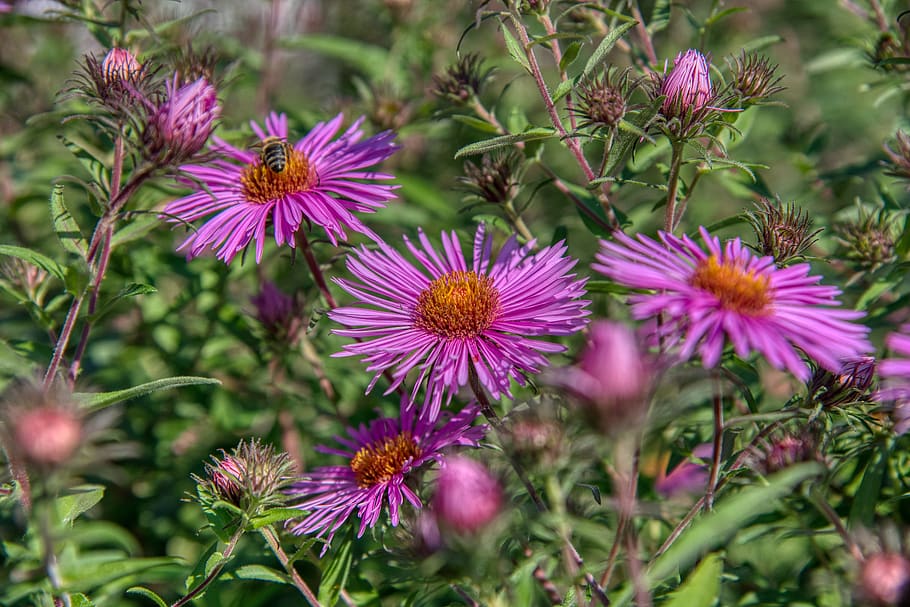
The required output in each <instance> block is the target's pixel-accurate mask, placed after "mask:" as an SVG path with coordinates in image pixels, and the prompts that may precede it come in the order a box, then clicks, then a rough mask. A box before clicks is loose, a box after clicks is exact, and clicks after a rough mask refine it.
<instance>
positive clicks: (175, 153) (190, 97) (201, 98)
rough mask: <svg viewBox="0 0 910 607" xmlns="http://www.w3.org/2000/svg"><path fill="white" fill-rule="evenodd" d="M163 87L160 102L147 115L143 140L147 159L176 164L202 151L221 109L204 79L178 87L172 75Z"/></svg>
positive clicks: (213, 90)
mask: <svg viewBox="0 0 910 607" xmlns="http://www.w3.org/2000/svg"><path fill="white" fill-rule="evenodd" d="M166 88H167V93H166V95H165V99H164V101H162V102H161V103H160V104H159V105H158V106H157V107H156V108H155V109H154V111H153V112H152V113H151V115H150V116H149V119H148V124H147V125H146V130H145V133H143V143H144V144H145V152H146V156H147V157H148V158H149V159H150V160H153V161H155V162H157V163H158V164H160V165H167V164H180V163H182V162H186V161H187V160H189V159H191V158H192V157H193V156H194V155H196V154H197V153H198V152H199V151H200V150H202V148H203V146H204V145H205V143H206V142H207V141H208V138H209V135H211V134H212V130H213V129H214V128H215V121H216V120H217V119H218V116H219V115H220V111H221V110H220V107H219V106H218V94H217V91H216V90H215V87H214V86H212V85H211V84H209V82H208V81H207V80H206V79H205V78H200V79H198V80H196V81H195V82H191V83H189V84H184V85H183V86H179V88H178V84H177V78H176V77H175V78H174V79H173V80H171V81H169V82H168V83H167V86H166Z"/></svg>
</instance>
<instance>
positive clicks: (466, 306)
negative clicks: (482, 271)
mask: <svg viewBox="0 0 910 607" xmlns="http://www.w3.org/2000/svg"><path fill="white" fill-rule="evenodd" d="M498 314H499V291H497V290H496V287H494V286H493V279H492V278H490V277H488V276H478V275H477V274H476V273H475V272H462V271H460V270H456V271H452V272H449V273H448V274H445V275H443V276H440V277H439V278H437V279H436V280H434V281H433V282H431V283H430V286H428V287H427V288H426V289H424V291H423V293H421V294H420V298H419V299H418V300H417V309H416V310H415V319H414V325H415V326H416V327H419V328H421V329H423V330H425V331H429V332H430V333H432V334H433V335H437V336H439V337H443V338H446V339H464V338H470V337H477V336H479V335H481V334H482V333H483V332H484V331H486V330H487V329H488V328H489V327H490V325H491V324H493V321H494V320H496V316H497V315H498Z"/></svg>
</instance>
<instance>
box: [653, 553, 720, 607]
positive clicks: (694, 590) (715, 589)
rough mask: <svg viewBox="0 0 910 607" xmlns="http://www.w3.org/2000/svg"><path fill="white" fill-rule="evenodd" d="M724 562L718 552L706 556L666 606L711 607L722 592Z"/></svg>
mask: <svg viewBox="0 0 910 607" xmlns="http://www.w3.org/2000/svg"><path fill="white" fill-rule="evenodd" d="M723 571H724V563H723V561H722V560H721V558H720V555H719V554H717V553H716V552H714V553H711V554H709V555H708V556H706V557H705V558H704V559H703V560H702V562H701V563H699V565H698V567H697V568H696V569H695V571H693V572H692V573H691V574H690V575H689V577H687V578H686V581H685V582H684V583H683V585H682V586H680V587H679V588H678V589H677V590H676V591H675V592H674V593H673V594H672V595H671V598H670V600H669V601H667V602H666V603H664V604H663V605H664V607H711V606H712V605H714V602H715V601H716V600H717V596H718V595H719V594H720V576H721V574H722V573H723Z"/></svg>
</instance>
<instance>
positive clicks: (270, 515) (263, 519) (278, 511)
mask: <svg viewBox="0 0 910 607" xmlns="http://www.w3.org/2000/svg"><path fill="white" fill-rule="evenodd" d="M302 514H303V510H300V509H299V508H271V509H269V510H266V511H265V512H263V513H262V514H260V515H259V516H256V517H253V518H252V519H251V520H250V524H251V526H252V527H253V529H259V528H260V527H265V526H266V525H271V524H272V523H278V522H281V521H286V520H288V519H292V518H295V517H298V516H301V515H302Z"/></svg>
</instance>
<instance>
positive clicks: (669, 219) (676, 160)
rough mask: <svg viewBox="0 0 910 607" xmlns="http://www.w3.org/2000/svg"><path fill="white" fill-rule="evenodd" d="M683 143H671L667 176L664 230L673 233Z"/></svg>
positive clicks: (675, 221)
mask: <svg viewBox="0 0 910 607" xmlns="http://www.w3.org/2000/svg"><path fill="white" fill-rule="evenodd" d="M682 159H683V143H682V142H681V141H678V140H677V141H673V143H672V151H671V155H670V173H669V175H667V208H666V214H665V216H664V230H665V231H666V232H667V233H668V234H672V233H673V229H674V227H675V226H676V225H677V223H678V221H677V219H676V192H677V190H678V189H679V170H680V168H681V167H682Z"/></svg>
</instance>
